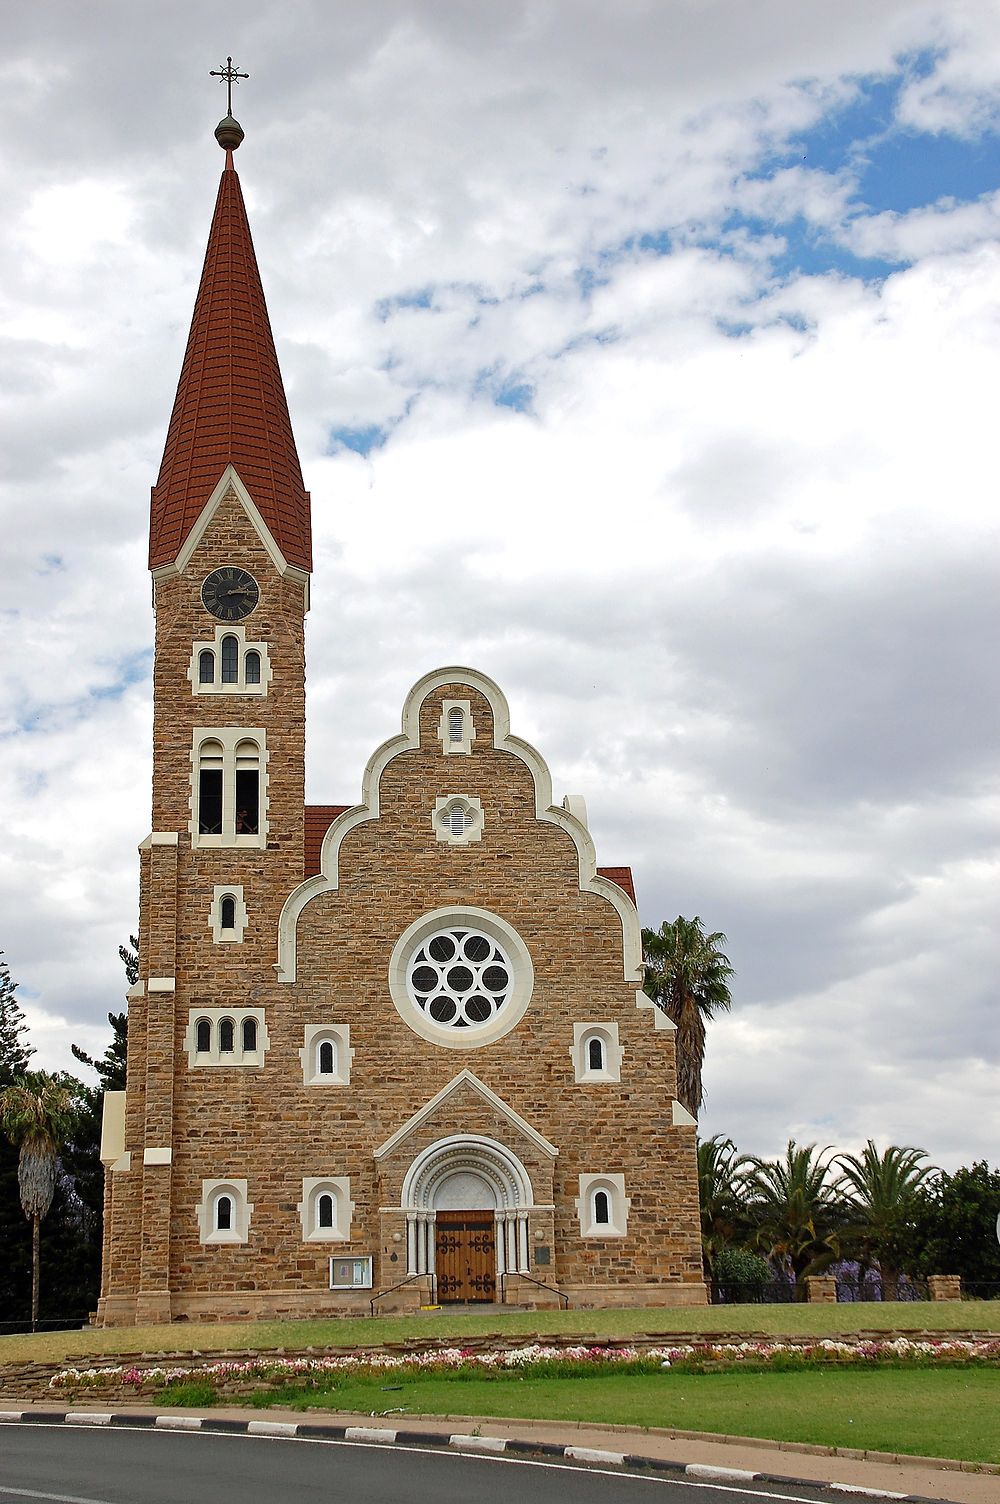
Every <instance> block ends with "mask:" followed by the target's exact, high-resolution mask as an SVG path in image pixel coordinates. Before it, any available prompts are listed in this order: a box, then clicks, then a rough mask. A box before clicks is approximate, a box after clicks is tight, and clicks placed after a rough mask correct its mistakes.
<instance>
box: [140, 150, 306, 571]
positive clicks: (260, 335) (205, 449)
mask: <svg viewBox="0 0 1000 1504" xmlns="http://www.w3.org/2000/svg"><path fill="white" fill-rule="evenodd" d="M229 463H232V464H233V465H234V466H235V467H236V470H237V472H238V474H239V477H240V479H241V480H242V482H243V484H244V485H245V486H246V488H247V490H248V491H249V493H250V496H251V497H252V499H253V501H254V503H255V505H256V507H257V509H258V511H259V512H260V514H261V516H262V517H263V519H264V521H265V522H266V523H267V526H268V527H269V528H270V530H271V532H272V533H273V535H274V538H275V541H276V542H277V544H278V547H279V548H280V549H281V552H282V554H283V555H284V557H285V559H286V560H287V562H288V563H289V564H296V565H298V566H299V567H300V568H302V569H311V568H312V538H311V527H310V516H309V493H308V491H306V489H305V487H304V486H303V484H302V471H301V468H300V466H299V457H298V454H297V453H296V449H295V439H294V438H293V436H292V425H291V422H290V420H289V417H288V404H287V402H286V401H285V389H284V387H283V385H282V382H281V372H280V370H279V369H278V357H277V354H276V353H275V349H274V338H273V336H272V334H271V324H270V321H269V319H268V316H267V305H266V304H265V302H264V289H263V287H262V286H261V281H260V272H259V271H258V269H257V258H256V256H255V255H254V249H253V240H252V239H251V237H250V225H249V222H248V220H247V212H246V207H245V205H244V203H243V194H242V192H241V191H240V180H239V177H238V176H237V173H236V170H235V168H234V167H233V154H232V151H228V150H227V152H226V165H225V169H224V171H223V173H222V181H221V183H220V184H219V196H218V198H217V199H216V202H215V216H214V218H213V220H212V230H211V234H210V235H209V237H208V250H207V251H206V253H205V265H204V267H203V269H202V273H201V285H200V286H199V288H198V297H197V301H196V302H195V305H194V317H193V318H192V320H191V332H190V334H189V335H188V342H187V350H186V351H185V354H184V364H183V366H182V367H181V377H180V381H179V382H178V384H177V395H176V397H175V398H174V410H173V413H172V414H171V418H170V427H169V429H168V430H167V442H166V446H165V447H164V450H163V460H162V463H161V465H160V474H159V477H158V479H157V482H156V485H155V486H154V487H153V495H152V504H151V508H150V522H149V567H150V569H155V568H156V567H157V566H158V565H161V564H171V563H173V561H174V560H175V559H176V558H177V555H178V553H179V552H180V550H181V548H182V547H183V545H184V541H185V539H186V538H187V536H188V533H189V532H190V530H191V528H192V527H193V526H194V523H195V522H196V521H197V519H198V517H199V516H200V514H201V511H202V509H203V507H204V506H205V503H206V502H207V501H208V499H209V497H210V496H211V494H212V492H213V491H214V490H215V487H216V486H217V485H218V483H219V480H220V478H221V476H222V473H223V471H224V470H225V468H226V466H227V465H228V464H229Z"/></svg>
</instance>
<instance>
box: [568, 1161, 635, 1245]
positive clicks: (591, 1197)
mask: <svg viewBox="0 0 1000 1504" xmlns="http://www.w3.org/2000/svg"><path fill="white" fill-rule="evenodd" d="M598 1191H604V1192H605V1194H606V1195H607V1198H608V1215H609V1217H610V1221H608V1222H598V1221H596V1220H595V1215H594V1213H595V1207H594V1202H595V1199H596V1197H597V1193H598ZM631 1206H632V1202H631V1201H630V1200H629V1198H628V1197H627V1196H626V1194H625V1176H624V1175H617V1174H614V1175H612V1174H604V1175H581V1176H580V1194H579V1196H577V1198H576V1215H577V1220H578V1221H579V1223H580V1236H581V1237H582V1238H624V1237H626V1236H627V1234H628V1214H629V1211H630V1209H631Z"/></svg>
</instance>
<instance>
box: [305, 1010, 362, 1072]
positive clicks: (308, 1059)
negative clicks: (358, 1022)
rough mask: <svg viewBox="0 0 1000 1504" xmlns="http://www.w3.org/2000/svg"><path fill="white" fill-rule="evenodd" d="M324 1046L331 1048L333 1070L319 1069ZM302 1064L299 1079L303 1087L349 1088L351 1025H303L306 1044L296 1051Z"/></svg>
mask: <svg viewBox="0 0 1000 1504" xmlns="http://www.w3.org/2000/svg"><path fill="white" fill-rule="evenodd" d="M325 1044H328V1045H330V1046H332V1049H333V1070H332V1071H323V1070H321V1069H320V1063H321V1061H320V1052H321V1051H322V1048H323V1046H324V1045H325ZM299 1059H300V1060H301V1062H302V1080H303V1082H304V1084H305V1085H306V1086H350V1084H351V1062H352V1061H353V1059H354V1051H353V1050H352V1049H351V1026H350V1024H306V1026H305V1042H304V1044H303V1046H302V1048H301V1050H299Z"/></svg>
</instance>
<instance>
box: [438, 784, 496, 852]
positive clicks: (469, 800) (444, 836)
mask: <svg viewBox="0 0 1000 1504" xmlns="http://www.w3.org/2000/svg"><path fill="white" fill-rule="evenodd" d="M453 804H462V805H464V806H465V809H466V811H467V813H468V814H470V815H471V816H472V824H471V825H469V826H468V827H467V828H466V829H465V830H463V831H462V834H461V835H458V836H456V835H454V834H453V833H452V831H451V829H450V827H449V826H447V825H446V824H445V823H444V822H443V821H442V819H441V815H442V813H443V812H444V811H445V810H447V809H449V808H450V807H451V806H452V805H453ZM431 824H432V825H433V827H434V836H435V839H436V840H438V841H440V842H441V843H442V845H444V846H470V845H471V844H472V842H473V841H481V840H482V838H483V826H484V824H485V820H484V817H483V806H482V801H481V800H479V799H477V798H475V796H474V795H472V794H442V795H441V797H440V798H439V799H435V801H434V813H433V814H432V815H431Z"/></svg>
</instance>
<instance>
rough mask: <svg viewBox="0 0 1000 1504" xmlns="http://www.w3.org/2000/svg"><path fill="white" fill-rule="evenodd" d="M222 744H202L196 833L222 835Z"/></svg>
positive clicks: (199, 761)
mask: <svg viewBox="0 0 1000 1504" xmlns="http://www.w3.org/2000/svg"><path fill="white" fill-rule="evenodd" d="M222 773H223V751H222V743H221V742H216V741H207V742H202V744H201V751H200V754H199V758H198V831H199V834H200V835H203V836H206V835H211V836H214V835H221V834H222Z"/></svg>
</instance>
